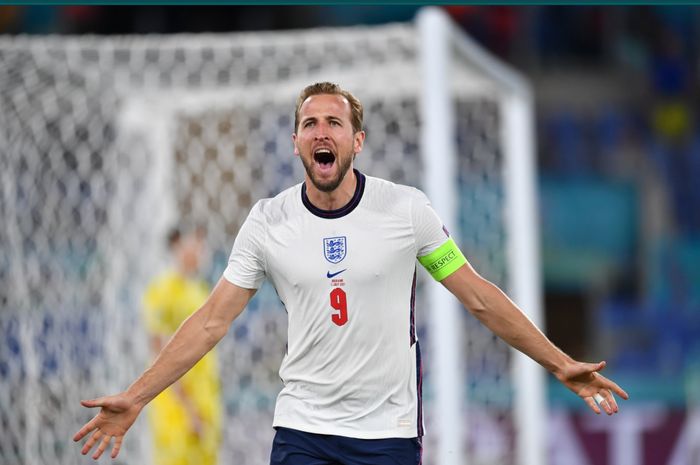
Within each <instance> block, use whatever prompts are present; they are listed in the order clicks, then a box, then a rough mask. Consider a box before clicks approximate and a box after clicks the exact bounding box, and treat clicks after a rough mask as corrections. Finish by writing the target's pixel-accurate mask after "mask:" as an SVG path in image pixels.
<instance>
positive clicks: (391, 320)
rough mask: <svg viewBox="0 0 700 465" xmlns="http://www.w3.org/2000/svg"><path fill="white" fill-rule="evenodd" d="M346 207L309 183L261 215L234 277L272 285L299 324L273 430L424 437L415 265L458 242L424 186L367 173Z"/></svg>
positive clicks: (251, 224) (293, 330)
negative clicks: (313, 191) (328, 201)
mask: <svg viewBox="0 0 700 465" xmlns="http://www.w3.org/2000/svg"><path fill="white" fill-rule="evenodd" d="M355 174H356V176H357V187H356V190H355V194H354V196H353V198H352V199H351V200H350V202H349V203H348V204H347V205H346V206H344V207H343V208H340V209H338V210H332V211H326V210H320V209H318V208H316V207H314V206H313V205H312V204H311V203H310V202H309V200H308V198H307V197H306V191H305V186H304V183H300V184H297V185H296V186H294V187H291V188H289V189H287V190H285V191H283V192H281V193H280V194H279V195H277V196H276V197H274V198H272V199H263V200H260V201H259V202H258V203H256V204H255V206H254V207H253V208H252V210H251V212H250V214H249V216H248V218H247V219H246V221H245V223H244V224H243V226H242V228H241V230H240V232H239V234H238V236H237V237H236V240H235V243H234V245H233V250H232V252H231V256H230V259H229V264H228V266H227V268H226V270H225V271H224V277H225V278H226V279H227V280H229V281H230V282H232V283H234V284H236V285H238V286H241V287H244V288H258V287H260V285H261V284H262V282H263V280H264V279H265V278H267V279H269V280H270V282H271V283H272V285H273V286H274V288H275V289H276V291H277V294H278V295H279V298H280V300H281V301H282V303H283V304H284V306H285V308H286V310H287V313H288V319H289V327H288V343H287V353H286V355H285V357H284V360H283V362H282V366H281V367H280V372H279V373H280V377H281V378H282V381H283V383H284V387H283V388H282V391H281V392H280V394H279V396H278V398H277V405H276V408H275V417H274V426H283V427H287V428H294V429H297V430H301V431H307V432H311V433H318V434H333V435H340V436H346V437H354V438H362V439H378V438H388V437H404V438H406V437H416V436H420V435H422V434H423V425H422V423H423V421H422V411H421V410H422V407H421V359H420V349H419V347H418V343H417V340H416V329H415V320H414V303H415V287H416V257H419V256H424V255H427V254H428V253H430V252H432V251H434V250H435V249H437V248H438V247H439V246H441V245H442V244H443V243H445V242H446V241H447V240H448V235H447V232H446V230H445V229H444V228H443V225H442V222H441V221H440V219H439V218H438V216H437V214H436V213H435V212H434V210H433V209H432V208H431V207H430V203H429V201H428V199H427V197H426V196H425V195H424V194H423V193H422V192H421V191H419V190H418V189H415V188H412V187H407V186H402V185H397V184H394V183H391V182H388V181H385V180H382V179H378V178H373V177H370V176H364V175H363V174H361V173H359V172H358V171H355Z"/></svg>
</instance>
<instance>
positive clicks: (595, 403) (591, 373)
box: [555, 362, 629, 415]
mask: <svg viewBox="0 0 700 465" xmlns="http://www.w3.org/2000/svg"><path fill="white" fill-rule="evenodd" d="M603 368H605V362H598V363H583V362H573V363H571V364H569V365H567V366H566V367H565V368H564V369H563V370H562V371H561V372H560V373H556V374H555V376H556V377H557V379H559V381H561V382H562V383H563V384H564V385H565V386H566V387H567V388H569V389H570V390H572V391H573V392H574V393H575V394H576V395H578V396H579V397H581V398H582V399H583V400H584V402H586V404H588V406H589V407H590V408H591V410H593V411H594V412H595V413H597V414H600V412H601V410H600V407H602V408H603V410H604V411H605V413H607V414H608V415H612V414H615V413H617V412H618V410H619V408H618V406H617V402H616V401H615V397H614V396H613V393H615V394H617V395H618V396H620V397H621V398H623V399H629V395H627V393H626V392H625V391H624V390H623V389H622V388H621V387H620V386H618V385H617V384H615V383H614V382H613V381H611V380H609V379H608V378H606V377H605V376H603V375H601V374H600V373H599V372H600V371H601V370H602V369H603Z"/></svg>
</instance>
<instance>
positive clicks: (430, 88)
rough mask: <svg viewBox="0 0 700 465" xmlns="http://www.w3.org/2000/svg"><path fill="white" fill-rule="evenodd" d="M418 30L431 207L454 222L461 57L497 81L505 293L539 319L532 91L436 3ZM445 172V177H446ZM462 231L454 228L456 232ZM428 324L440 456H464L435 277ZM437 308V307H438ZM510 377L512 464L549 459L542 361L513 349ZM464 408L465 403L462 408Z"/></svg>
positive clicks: (444, 303) (442, 459)
mask: <svg viewBox="0 0 700 465" xmlns="http://www.w3.org/2000/svg"><path fill="white" fill-rule="evenodd" d="M417 22H418V28H419V31H420V36H421V52H422V54H421V56H422V68H423V92H422V99H423V101H424V104H423V116H424V119H425V124H424V125H423V127H422V141H423V151H422V156H423V159H424V166H425V170H426V174H425V184H424V186H425V190H426V193H427V194H428V197H429V198H431V199H432V201H433V203H434V206H435V208H436V209H437V210H438V213H440V215H441V217H442V218H443V219H444V220H445V222H446V223H448V224H458V221H457V218H458V215H457V213H456V212H457V209H458V207H457V205H456V203H457V198H458V193H457V192H456V190H457V189H456V188H455V185H456V183H455V182H454V180H453V179H449V176H451V175H452V173H455V172H456V171H457V168H456V159H457V158H458V157H459V156H460V155H459V154H458V152H457V149H456V147H455V140H456V134H455V131H456V126H455V124H454V111H455V110H454V105H453V92H454V89H453V85H456V86H458V85H459V83H453V80H452V79H451V78H450V75H451V73H452V71H453V69H452V66H451V65H452V63H455V62H457V63H458V62H459V58H463V59H466V61H467V63H468V64H469V66H471V67H472V68H473V71H475V72H476V73H477V74H478V75H480V76H481V77H483V78H486V79H489V80H491V81H492V82H493V83H494V84H495V86H496V87H497V88H498V92H499V94H500V95H499V97H498V109H499V114H500V115H501V117H502V118H503V121H502V123H501V127H500V131H499V134H498V137H499V138H500V139H501V143H502V147H501V150H502V152H503V157H504V166H503V170H504V171H503V176H504V183H505V184H506V188H505V196H504V205H503V208H504V210H506V212H507V213H506V214H505V224H504V227H505V229H506V230H507V234H508V237H509V240H508V241H507V246H508V250H507V254H508V263H509V266H508V268H509V271H510V273H511V276H510V281H509V283H508V290H509V295H510V296H511V297H512V298H513V299H514V301H515V302H516V303H518V304H519V305H520V306H521V308H523V309H524V311H525V312H526V313H527V314H528V316H529V317H530V318H531V319H532V320H533V321H534V322H535V323H536V324H537V325H538V326H540V327H541V326H542V324H543V323H544V319H543V317H542V302H541V296H540V278H539V269H540V267H539V261H538V245H537V244H538V242H537V209H536V205H535V202H536V192H535V153H534V148H535V147H534V139H533V137H534V128H533V112H534V109H533V102H532V93H531V89H530V87H529V85H528V83H527V81H526V80H525V79H524V78H523V77H522V76H520V75H518V74H517V72H515V71H514V70H512V69H509V68H508V67H507V66H505V65H504V64H502V63H500V62H498V61H497V60H496V59H494V58H493V57H492V56H490V55H489V54H488V53H487V52H486V51H484V50H483V49H481V48H480V47H479V46H478V45H477V44H476V43H475V42H473V41H472V40H471V39H470V38H469V37H467V36H466V35H464V34H462V33H461V32H460V31H458V30H457V28H456V27H454V25H453V24H452V23H451V22H450V21H449V19H448V18H447V17H446V15H445V14H444V13H442V12H440V11H439V10H437V9H433V8H426V9H424V10H422V11H421V12H420V13H419V15H418V18H417ZM455 55H456V57H455ZM446 178H448V179H446ZM454 233H455V235H457V236H458V237H459V234H460V233H459V232H458V231H454ZM428 292H429V294H430V302H431V307H432V308H433V311H432V312H431V316H432V320H431V327H432V328H433V329H434V332H436V333H437V334H440V335H441V336H440V340H439V341H437V343H436V344H435V346H434V349H433V350H434V351H435V359H436V362H437V364H436V367H437V370H439V371H437V373H436V378H437V379H436V388H437V391H438V392H437V397H438V399H437V401H436V410H437V412H438V415H439V417H440V418H441V419H442V421H441V422H440V424H439V426H438V427H439V428H440V431H439V433H438V437H439V438H440V441H441V443H442V444H441V446H440V447H439V454H438V460H437V463H441V464H455V465H456V464H459V463H469V461H468V460H465V459H463V458H462V457H461V456H460V454H459V451H455V450H453V448H451V447H450V446H449V445H450V444H459V443H460V436H461V435H462V429H463V426H464V422H463V421H461V420H460V416H459V411H458V410H457V409H455V408H454V406H455V405H457V404H459V402H460V399H461V393H460V385H461V384H460V383H455V382H454V380H453V379H451V377H450V373H458V374H459V376H458V379H460V378H462V379H464V374H463V373H462V371H461V370H460V367H459V361H458V358H459V356H460V354H459V353H458V352H459V351H458V350H455V348H457V347H459V346H460V344H459V343H458V342H457V341H458V340H459V338H460V336H461V325H460V324H459V323H460V322H459V318H458V317H457V315H456V313H457V312H458V311H459V310H460V309H457V308H456V305H455V302H454V299H453V298H452V297H451V296H450V295H449V293H448V292H447V291H446V290H445V289H442V288H441V287H440V286H438V285H436V284H435V283H431V285H430V287H429V290H428ZM435 309H440V310H439V312H436V311H435ZM511 363H512V368H511V370H512V376H513V379H514V380H515V381H514V383H515V385H514V388H513V389H514V401H513V411H514V424H515V430H516V439H515V445H516V455H515V456H516V463H518V464H523V465H525V464H528V465H529V464H532V465H534V464H544V463H546V454H545V452H546V448H545V438H544V431H545V428H546V426H545V424H544V421H545V418H546V416H547V414H546V412H547V410H546V406H545V394H544V389H545V386H544V374H543V373H542V372H541V368H540V367H538V366H537V365H536V364H535V363H534V362H533V361H531V360H529V359H528V358H527V357H526V356H524V355H523V354H520V353H518V352H517V351H514V353H513V360H512V362H511ZM467 414H469V409H467Z"/></svg>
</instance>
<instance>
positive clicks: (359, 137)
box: [353, 131, 365, 153]
mask: <svg viewBox="0 0 700 465" xmlns="http://www.w3.org/2000/svg"><path fill="white" fill-rule="evenodd" d="M364 144H365V131H357V132H356V133H355V135H354V143H353V149H354V152H355V153H360V152H361V151H362V147H363V146H364Z"/></svg>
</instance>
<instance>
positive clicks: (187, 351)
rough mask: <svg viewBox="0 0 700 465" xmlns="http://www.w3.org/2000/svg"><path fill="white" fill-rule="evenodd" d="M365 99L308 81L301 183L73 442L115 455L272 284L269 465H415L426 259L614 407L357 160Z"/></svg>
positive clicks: (564, 374)
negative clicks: (419, 294) (281, 325)
mask: <svg viewBox="0 0 700 465" xmlns="http://www.w3.org/2000/svg"><path fill="white" fill-rule="evenodd" d="M362 118H363V110H362V105H361V103H360V102H359V101H358V100H357V99H356V98H355V97H354V96H353V95H352V94H350V93H349V92H347V91H345V90H343V89H341V88H340V87H338V86H337V85H335V84H331V83H318V84H313V85H311V86H308V87H307V88H305V89H304V90H303V91H302V92H301V94H300V96H299V98H298V100H297V107H296V111H295V131H294V134H293V135H292V140H293V143H294V153H295V155H297V156H298V157H299V158H300V159H301V161H302V163H303V165H304V168H305V169H306V176H305V179H304V182H303V183H300V184H298V185H296V186H294V187H291V188H290V189H287V190H285V191H283V192H282V193H280V194H279V195H277V196H276V197H274V198H272V199H263V200H261V201H259V202H258V203H257V204H255V206H254V207H253V209H252V210H251V212H250V214H249V216H248V218H247V220H246V222H245V223H244V225H243V226H242V228H241V230H240V232H239V234H238V236H237V237H236V240H235V243H234V245H233V250H232V252H231V256H230V259H229V264H228V266H227V268H226V270H225V271H224V274H223V277H222V278H221V279H220V280H219V283H218V284H217V285H216V287H215V288H214V290H213V291H212V293H211V295H210V296H209V299H208V300H207V301H206V303H205V304H204V305H203V306H202V307H201V308H200V309H199V310H198V311H197V312H195V313H194V314H193V315H192V316H191V317H190V318H189V319H188V320H187V321H186V322H185V323H183V325H182V326H181V327H180V329H179V330H178V332H177V333H176V334H175V335H174V337H173V338H172V340H171V341H170V342H169V343H168V344H167V345H166V346H165V347H164V349H163V351H162V352H161V353H160V355H159V356H158V358H157V359H156V360H155V362H154V363H153V365H152V366H151V367H150V368H148V369H147V370H146V371H145V372H144V373H143V374H142V375H141V376H140V377H139V378H138V379H137V380H136V381H135V382H134V383H133V384H132V385H131V386H129V388H128V389H127V390H126V391H124V392H122V393H120V394H117V395H114V396H107V397H102V398H99V399H94V400H89V401H83V402H82V404H83V405H84V406H86V407H101V410H100V412H99V413H98V414H97V415H96V416H95V417H94V418H93V419H92V420H90V421H89V422H88V423H86V424H85V425H84V426H83V427H82V428H81V429H80V431H78V432H77V433H76V435H75V437H74V440H76V441H78V440H80V439H82V438H83V437H85V436H86V435H88V434H89V433H90V432H92V431H94V433H93V434H92V435H91V436H90V438H89V439H88V440H87V441H86V443H85V445H84V446H83V449H82V453H83V454H87V453H88V452H89V451H90V450H91V449H92V447H93V446H94V445H95V444H98V447H97V449H96V451H95V453H94V454H93V457H94V458H98V457H99V456H100V455H101V454H102V453H103V452H104V450H105V449H106V448H107V447H108V446H109V444H110V442H111V439H112V438H114V439H115V442H114V447H113V448H112V457H116V456H117V454H118V453H119V449H120V448H121V444H122V440H123V438H124V434H125V433H126V431H127V430H128V429H129V427H130V426H131V425H132V423H133V422H134V420H135V419H136V417H137V416H138V414H139V412H140V411H141V409H142V408H143V407H144V406H145V405H146V404H147V403H148V402H149V401H150V400H151V399H153V398H154V397H155V396H156V395H157V394H158V393H160V392H161V391H162V390H163V389H165V388H166V387H167V386H169V385H170V384H171V383H173V382H174V381H175V380H177V379H178V378H179V377H180V376H182V375H183V374H184V373H185V372H186V371H187V370H189V369H190V368H191V367H192V366H193V365H194V363H195V362H196V361H197V360H199V359H200V358H201V357H202V356H203V355H204V354H205V353H207V352H208V351H209V350H211V348H212V347H214V345H215V344H216V343H217V342H218V341H219V340H220V339H221V338H222V337H223V336H224V334H226V332H227V330H228V327H229V325H230V324H231V322H232V321H233V320H234V319H235V318H236V317H237V316H238V315H239V314H240V313H241V312H242V311H243V309H244V308H245V306H246V304H247V303H248V301H249V300H250V299H251V298H252V297H253V294H255V291H256V290H257V289H258V288H259V287H260V285H261V284H262V282H263V281H264V280H265V279H268V280H270V282H271V284H272V285H273V286H274V287H275V289H276V291H277V293H278V295H279V297H280V299H281V301H282V303H283V304H284V306H285V308H286V310H287V313H288V318H289V329H288V350H287V354H286V356H285V358H284V360H283V362H282V366H281V368H280V377H281V378H282V381H283V388H282V391H281V392H280V394H279V397H278V399H277V405H276V408H275V417H274V423H273V426H274V427H275V429H276V430H277V433H276V436H275V440H274V443H273V447H272V454H271V459H270V463H271V465H359V464H367V463H370V464H373V465H383V464H387V465H388V464H395V463H401V464H406V465H410V464H414V465H417V464H419V463H420V461H421V443H420V438H421V436H422V434H423V430H422V412H421V373H420V371H421V368H420V367H421V363H420V349H419V345H418V341H417V340H416V334H415V325H414V300H415V280H416V275H415V268H416V259H418V261H419V262H420V263H421V264H422V265H423V266H424V267H426V269H427V270H428V272H429V273H430V274H431V275H432V276H433V277H434V278H435V279H436V280H438V281H440V282H441V283H442V284H443V285H444V286H445V287H446V288H447V289H449V290H450V291H451V292H452V293H453V294H454V295H455V296H456V297H457V298H458V299H459V300H460V302H462V304H463V305H464V306H465V307H466V308H467V309H469V311H470V312H472V313H473V314H474V315H475V316H476V317H477V318H478V319H479V320H480V321H481V322H482V323H483V324H485V325H486V326H487V327H488V328H489V329H491V330H492V331H493V332H494V333H495V334H497V335H498V336H499V337H501V338H502V339H504V340H505V341H506V342H507V343H509V344H510V345H512V346H513V347H515V348H516V349H518V350H520V351H522V352H524V353H525V354H527V355H528V356H530V357H531V358H532V359H534V360H535V361H537V362H538V363H540V364H541V365H542V366H543V367H545V368H546V369H547V370H549V371H550V372H551V373H552V374H554V375H555V376H556V377H557V379H559V381H561V382H562V383H563V384H564V385H565V386H566V387H568V388H569V389H570V390H572V391H573V392H574V393H576V394H577V395H579V396H580V397H581V398H582V399H583V400H584V401H585V402H586V403H587V404H588V406H589V407H590V408H591V409H592V410H593V411H595V412H596V413H600V412H601V408H602V409H603V410H604V411H605V412H606V413H607V414H609V415H611V414H613V413H616V412H617V410H618V406H617V403H616V401H615V399H614V397H613V392H614V393H616V394H617V395H619V396H621V397H623V398H625V399H626V398H627V394H626V393H625V391H623V390H622V389H621V388H620V387H619V386H617V384H615V383H614V382H612V381H610V380H608V379H607V378H605V377H604V376H602V375H601V374H600V373H599V371H600V370H602V369H603V367H604V366H605V362H599V363H583V362H578V361H575V360H572V359H571V358H570V357H569V356H567V355H566V354H564V353H563V352H562V351H561V350H559V349H558V348H557V347H555V346H554V345H553V344H552V343H551V342H550V341H549V340H548V339H547V338H546V337H545V336H544V334H542V332H540V331H539V330H538V329H537V328H536V327H535V326H534V325H533V324H532V323H531V322H530V320H529V319H528V318H527V317H526V316H525V315H524V314H523V313H522V311H520V310H519V309H518V307H517V306H515V305H514V304H513V303H512V302H511V301H510V300H509V299H508V297H506V296H505V294H503V292H501V291H500V290H499V289H498V288H497V287H496V286H494V285H493V284H491V283H490V282H488V281H486V280H484V279H483V278H482V277H481V276H479V275H478V274H477V273H476V272H475V271H474V269H473V268H472V267H471V266H470V265H469V263H468V262H467V260H466V259H465V258H464V256H463V255H462V253H461V252H460V250H459V249H458V248H457V246H456V244H455V243H454V241H453V240H452V239H451V238H450V237H449V235H448V234H447V232H446V229H445V228H444V227H443V225H442V222H441V221H440V219H439V218H438V217H437V215H436V214H435V212H434V211H433V209H432V208H431V206H430V203H429V201H428V199H427V198H426V197H425V195H424V194H423V193H422V192H420V191H419V190H417V189H414V188H411V187H406V186H401V185H397V184H393V183H391V182H388V181H384V180H381V179H377V178H373V177H370V176H366V175H364V174H362V173H360V172H359V171H357V170H354V169H353V161H354V158H355V156H356V155H357V154H358V153H359V152H360V151H361V150H362V146H363V143H364V138H365V133H364V131H363V130H362Z"/></svg>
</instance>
